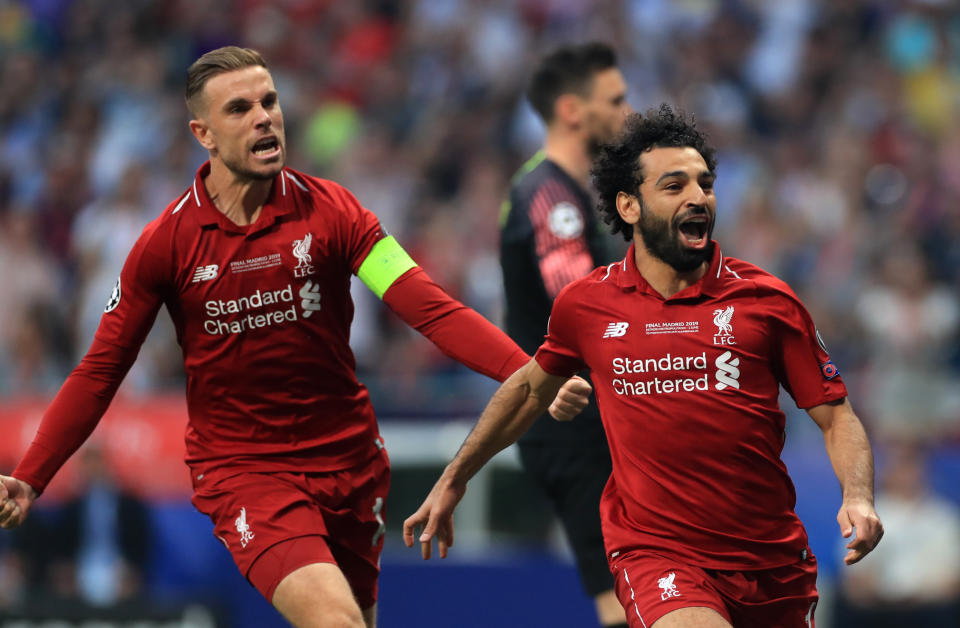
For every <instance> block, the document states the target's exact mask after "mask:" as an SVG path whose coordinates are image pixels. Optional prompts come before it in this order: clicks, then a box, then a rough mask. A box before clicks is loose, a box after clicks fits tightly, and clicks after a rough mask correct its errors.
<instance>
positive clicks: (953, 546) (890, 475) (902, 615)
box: [835, 440, 960, 628]
mask: <svg viewBox="0 0 960 628" xmlns="http://www.w3.org/2000/svg"><path fill="white" fill-rule="evenodd" d="M885 458H886V463H885V464H884V466H883V469H882V475H881V477H882V481H881V487H880V491H879V495H878V499H877V512H878V513H880V515H881V516H882V517H883V522H884V528H885V533H884V536H883V541H882V542H881V543H880V545H878V546H877V549H876V550H874V554H873V555H872V556H871V557H870V560H864V561H862V562H860V563H857V564H856V565H853V566H851V567H849V568H847V569H844V570H842V573H843V575H844V578H843V582H842V602H841V603H840V604H839V605H838V607H837V616H836V619H835V625H837V626H844V627H845V628H848V627H849V628H858V627H860V626H863V627H864V628H866V627H869V628H887V627H890V628H893V627H900V626H913V627H915V628H945V627H947V626H956V625H957V624H958V623H960V509H958V508H957V506H956V505H955V504H953V503H952V502H949V501H947V500H945V499H943V498H942V497H939V496H937V495H935V494H934V493H933V492H932V490H931V488H930V485H929V482H928V479H927V470H926V464H927V458H926V455H925V452H924V448H923V446H922V445H920V444H918V443H917V442H915V441H910V440H907V441H899V442H892V443H890V444H889V447H888V448H887V455H886V457H885Z"/></svg>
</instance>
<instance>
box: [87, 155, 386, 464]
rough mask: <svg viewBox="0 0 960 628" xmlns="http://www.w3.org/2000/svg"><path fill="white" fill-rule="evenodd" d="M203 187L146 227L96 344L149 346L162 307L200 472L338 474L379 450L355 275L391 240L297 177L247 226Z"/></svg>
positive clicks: (372, 219)
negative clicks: (358, 354) (176, 350)
mask: <svg viewBox="0 0 960 628" xmlns="http://www.w3.org/2000/svg"><path fill="white" fill-rule="evenodd" d="M209 168H210V166H209V164H206V165H204V166H203V167H202V168H201V169H200V170H199V171H198V173H197V177H196V179H195V180H194V183H193V186H192V187H191V188H190V189H189V190H188V191H187V193H186V194H185V195H184V196H183V197H182V198H179V199H177V200H176V201H174V202H173V203H171V204H170V206H168V207H167V208H166V209H165V210H164V211H163V213H162V214H161V215H160V217H159V218H157V219H156V220H154V221H153V222H151V223H150V224H149V225H147V227H146V228H145V229H144V232H143V234H142V235H141V237H140V239H139V240H138V241H137V243H136V244H135V245H134V247H133V249H132V250H131V252H130V254H129V256H128V258H127V261H126V263H125V265H124V267H123V271H122V273H121V275H120V279H119V282H118V284H117V287H116V288H115V289H114V294H113V297H112V298H111V302H110V303H109V304H108V306H107V311H106V313H105V314H104V316H103V318H102V320H101V322H100V327H99V329H98V330H97V339H98V340H100V341H103V342H106V343H109V344H111V345H115V346H120V347H125V348H133V349H134V350H135V349H136V348H139V346H140V344H141V343H142V341H143V339H144V337H145V336H146V334H147V332H148V331H149V330H150V327H151V326H152V324H153V321H154V319H155V317H156V315H157V311H158V310H159V309H160V306H161V305H164V304H165V305H166V306H167V309H168V310H169V312H170V315H171V317H172V319H173V323H174V326H175V327H176V331H177V339H178V341H179V343H180V345H181V348H182V351H183V358H184V366H185V368H186V373H187V405H188V410H189V416H190V421H189V424H188V426H187V433H186V444H187V463H188V464H189V465H190V466H191V468H192V469H193V471H194V473H195V474H197V473H201V472H204V471H206V470H207V469H210V468H212V467H214V466H221V465H223V464H224V463H225V462H229V463H230V469H231V472H236V471H238V470H242V469H244V468H247V467H248V468H251V469H257V470H281V471H282V470H287V471H294V470H299V471H329V470H334V469H340V468H346V467H349V466H352V465H354V464H357V463H359V462H362V461H364V460H366V459H369V458H370V457H372V456H373V454H374V453H375V452H376V447H378V446H379V442H378V438H379V436H378V431H377V425H376V420H375V418H374V413H373V409H372V407H371V405H370V402H369V397H368V394H367V390H366V388H365V387H364V386H363V385H362V384H360V383H359V382H358V381H357V379H356V376H355V375H354V367H355V360H354V357H353V353H352V352H351V350H350V346H349V336H350V321H351V319H352V318H353V302H352V300H351V298H350V276H351V274H353V273H356V272H357V269H358V268H359V266H360V264H361V262H362V261H363V260H364V258H365V257H366V255H367V253H368V252H369V251H370V249H371V248H372V247H373V245H374V244H375V243H376V242H377V241H378V240H380V239H381V238H383V237H384V234H383V231H382V229H381V227H380V224H379V222H378V220H377V218H376V216H374V215H373V214H372V213H371V212H369V211H367V210H366V209H364V208H363V207H361V206H360V204H359V203H358V202H357V200H356V199H355V198H354V197H353V195H351V194H350V192H348V191H347V190H346V189H344V188H343V187H341V186H339V185H337V184H336V183H333V182H331V181H325V180H321V179H317V178H314V177H311V176H309V175H305V174H301V173H299V172H296V171H293V170H291V169H289V168H285V169H284V170H283V171H282V173H281V175H279V176H278V177H277V179H276V181H275V182H274V185H273V188H272V192H271V196H270V198H269V199H268V201H267V202H266V203H265V205H264V207H263V209H262V211H261V215H260V216H259V218H258V220H257V221H256V223H255V224H253V225H250V226H248V227H240V226H237V225H236V224H234V223H232V222H231V221H230V220H228V219H227V218H226V217H225V216H224V215H223V214H222V213H221V212H220V211H218V210H217V208H216V207H215V206H214V204H213V203H212V202H211V200H210V199H209V197H208V196H207V192H206V189H205V187H204V185H203V179H204V178H205V177H206V175H207V173H208V172H209Z"/></svg>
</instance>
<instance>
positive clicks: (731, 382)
mask: <svg viewBox="0 0 960 628" xmlns="http://www.w3.org/2000/svg"><path fill="white" fill-rule="evenodd" d="M714 364H715V365H716V367H717V373H716V377H717V383H716V384H714V386H715V387H716V389H717V390H726V389H727V388H737V389H739V388H740V369H739V368H737V367H739V366H740V358H735V357H733V354H732V353H730V352H729V351H724V352H723V353H721V354H720V355H718V356H717V359H716V361H715V362H714Z"/></svg>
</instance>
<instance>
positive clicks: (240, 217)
mask: <svg viewBox="0 0 960 628" xmlns="http://www.w3.org/2000/svg"><path fill="white" fill-rule="evenodd" d="M203 184H204V187H206V189H207V195H208V196H209V197H210V200H211V201H213V204H214V205H215V206H216V208H217V209H218V210H220V212H221V213H222V214H223V215H224V216H226V217H227V218H228V219H229V220H230V221H231V222H233V223H234V224H236V225H238V226H241V227H245V226H247V225H252V224H253V223H255V222H256V221H257V218H259V217H260V211H261V210H262V209H263V205H264V203H266V202H267V198H269V197H270V188H271V187H272V186H273V180H272V179H270V180H266V181H264V180H256V179H243V178H239V177H237V176H236V175H235V174H234V173H233V172H232V171H231V170H230V169H229V168H227V167H226V166H225V165H223V163H221V162H219V161H216V160H211V162H210V174H209V175H207V178H206V179H204V181H203Z"/></svg>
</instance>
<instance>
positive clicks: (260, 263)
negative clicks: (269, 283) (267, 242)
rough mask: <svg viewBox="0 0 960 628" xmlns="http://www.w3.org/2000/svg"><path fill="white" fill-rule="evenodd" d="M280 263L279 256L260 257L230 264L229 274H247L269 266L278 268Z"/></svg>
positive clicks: (274, 254)
mask: <svg viewBox="0 0 960 628" xmlns="http://www.w3.org/2000/svg"><path fill="white" fill-rule="evenodd" d="M281 263H282V262H281V259H280V254H279V253H272V254H270V255H261V256H259V257H251V258H249V259H242V260H237V261H235V262H230V272H231V273H234V274H237V273H248V272H250V271H252V270H262V269H264V268H270V267H271V266H279V265H280V264H281Z"/></svg>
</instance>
